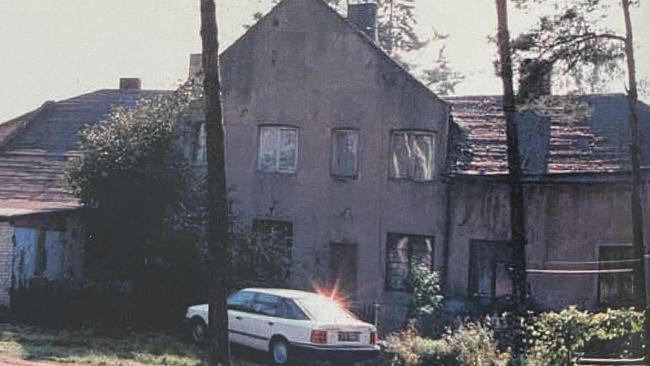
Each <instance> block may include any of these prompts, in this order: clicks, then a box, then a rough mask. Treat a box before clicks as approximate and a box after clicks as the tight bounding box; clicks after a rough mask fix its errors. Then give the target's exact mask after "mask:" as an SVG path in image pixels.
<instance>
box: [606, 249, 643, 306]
mask: <svg viewBox="0 0 650 366" xmlns="http://www.w3.org/2000/svg"><path fill="white" fill-rule="evenodd" d="M633 259H634V248H633V247H632V246H622V245H610V246H601V247H599V249H598V260H599V261H600V264H599V269H600V270H611V271H612V272H610V273H600V274H599V275H598V302H599V303H600V305H602V306H612V307H620V306H630V305H634V303H635V298H634V271H633V268H634V266H633V264H634V263H633V262H632V261H631V260H633ZM637 301H638V300H637Z"/></svg>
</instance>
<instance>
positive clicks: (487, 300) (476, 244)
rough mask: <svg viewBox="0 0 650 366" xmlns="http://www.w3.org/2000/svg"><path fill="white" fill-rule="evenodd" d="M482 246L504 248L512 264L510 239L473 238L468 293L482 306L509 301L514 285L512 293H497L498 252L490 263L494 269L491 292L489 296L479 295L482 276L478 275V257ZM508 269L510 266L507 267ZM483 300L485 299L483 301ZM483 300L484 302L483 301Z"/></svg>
mask: <svg viewBox="0 0 650 366" xmlns="http://www.w3.org/2000/svg"><path fill="white" fill-rule="evenodd" d="M481 246H490V247H491V248H489V249H494V250H503V251H504V253H501V254H503V256H504V257H506V258H508V260H509V261H508V262H507V264H509V265H510V264H511V257H512V250H513V249H512V248H513V247H512V243H511V242H510V241H508V240H482V239H472V240H470V241H469V260H468V265H469V267H468V269H469V270H468V278H467V280H468V281H467V294H468V297H469V298H470V299H472V300H473V301H474V302H476V303H477V304H479V306H482V307H491V306H494V305H495V304H496V303H499V302H502V301H508V299H509V298H511V297H512V286H511V289H510V290H511V293H510V294H506V295H497V292H496V290H497V275H498V264H499V263H498V261H499V260H498V257H499V255H498V253H495V254H494V257H495V260H494V262H493V263H490V265H491V270H492V278H491V279H490V281H491V284H490V293H489V294H488V296H483V297H481V296H479V295H478V290H479V287H480V284H479V283H480V278H479V277H478V269H479V264H478V259H479V251H480V249H479V248H480V247H481ZM506 270H508V268H506ZM482 300H483V301H482ZM481 301H482V302H481Z"/></svg>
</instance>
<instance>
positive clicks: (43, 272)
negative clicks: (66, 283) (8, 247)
mask: <svg viewBox="0 0 650 366" xmlns="http://www.w3.org/2000/svg"><path fill="white" fill-rule="evenodd" d="M14 241H15V242H14V258H13V276H14V287H16V288H19V287H23V286H26V285H27V284H28V282H29V280H30V279H32V278H34V277H45V278H47V279H50V280H53V279H56V278H58V277H60V276H61V275H62V274H63V246H62V232H60V231H56V230H46V229H41V228H31V227H16V228H15V229H14Z"/></svg>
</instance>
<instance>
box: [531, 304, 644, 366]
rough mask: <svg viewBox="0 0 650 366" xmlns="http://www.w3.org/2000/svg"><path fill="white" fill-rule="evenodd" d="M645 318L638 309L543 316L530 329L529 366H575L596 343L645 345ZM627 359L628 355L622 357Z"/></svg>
mask: <svg viewBox="0 0 650 366" xmlns="http://www.w3.org/2000/svg"><path fill="white" fill-rule="evenodd" d="M643 318H644V317H643V314H642V313H641V312H638V311H635V310H634V309H622V310H611V309H608V310H607V311H606V312H602V313H596V314H592V313H589V312H586V311H580V310H578V309H576V308H575V307H574V306H572V307H569V308H567V309H564V310H562V311H560V312H547V313H543V314H541V315H540V316H539V317H537V318H536V319H535V321H534V322H533V323H532V324H531V325H530V326H529V328H528V339H527V342H528V344H529V352H528V355H527V359H528V365H531V366H537V365H539V366H541V365H551V366H563V365H572V364H573V363H574V362H575V360H576V359H577V358H578V357H580V356H581V355H582V354H583V353H584V350H585V348H586V347H587V346H588V345H589V344H590V343H592V342H594V341H607V342H608V343H615V344H619V343H620V344H621V345H622V346H625V345H628V346H629V345H631V344H632V343H636V344H641V342H640V337H641V336H642V333H643ZM634 338H636V340H635V339H634ZM614 340H617V341H618V342H613V341H614ZM619 351H620V349H619ZM626 352H627V353H629V352H630V350H627V351H624V353H626ZM623 355H626V354H620V355H618V356H623ZM627 355H628V356H629V354H627Z"/></svg>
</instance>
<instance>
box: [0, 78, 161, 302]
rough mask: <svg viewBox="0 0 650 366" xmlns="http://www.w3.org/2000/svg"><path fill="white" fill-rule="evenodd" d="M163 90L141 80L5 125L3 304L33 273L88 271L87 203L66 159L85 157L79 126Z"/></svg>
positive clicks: (0, 154) (1, 166)
mask: <svg viewBox="0 0 650 366" xmlns="http://www.w3.org/2000/svg"><path fill="white" fill-rule="evenodd" d="M158 93H160V92H156V91H142V90H140V81H139V80H138V79H128V78H125V79H122V80H120V88H119V89H112V90H99V91H96V92H92V93H88V94H83V95H80V96H77V97H74V98H70V99H67V100H62V101H59V102H46V103H45V104H43V105H42V106H41V107H40V108H38V109H36V110H34V111H32V112H30V113H27V114H25V115H23V116H20V117H18V118H16V119H13V120H11V121H8V122H5V123H2V124H0V304H1V305H5V306H7V305H9V303H10V297H9V290H10V288H12V287H13V288H21V287H24V286H27V285H28V284H29V281H30V280H32V279H34V278H44V279H47V280H74V279H79V278H80V277H81V276H82V275H83V262H84V242H85V234H84V225H83V214H82V207H81V204H80V202H79V201H78V200H77V198H76V197H75V196H74V195H73V194H72V192H70V191H69V189H68V187H67V184H66V180H65V164H66V162H67V160H68V159H70V158H71V157H74V156H78V146H79V130H80V129H81V127H82V126H84V125H86V124H93V123H97V122H99V121H100V120H102V119H103V118H104V116H106V114H107V113H108V112H109V110H110V109H111V108H113V107H118V106H127V107H128V106H133V105H135V103H136V101H137V100H138V99H139V98H140V97H142V96H145V95H152V94H158Z"/></svg>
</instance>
